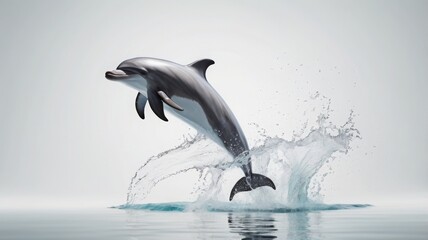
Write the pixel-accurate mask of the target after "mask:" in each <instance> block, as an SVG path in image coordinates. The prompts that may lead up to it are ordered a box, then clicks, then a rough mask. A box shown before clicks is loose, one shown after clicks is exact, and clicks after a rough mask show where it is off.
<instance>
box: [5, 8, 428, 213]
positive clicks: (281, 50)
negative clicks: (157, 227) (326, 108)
mask: <svg viewBox="0 0 428 240" xmlns="http://www.w3.org/2000/svg"><path fill="white" fill-rule="evenodd" d="M427 10H428V2H426V1H404V0H403V1H313V2H302V1H1V8H0V32H1V37H0V50H1V52H0V66H1V72H0V81H1V84H0V109H1V113H0V114H1V115H0V116H1V117H0V204H1V207H6V208H10V207H14V206H15V207H19V208H23V207H57V206H58V207H59V206H111V205H117V204H121V203H124V202H125V198H126V192H127V188H128V184H129V182H130V179H131V177H132V176H133V174H134V173H135V171H136V170H137V168H138V167H139V166H140V165H141V164H142V163H143V162H144V161H145V160H146V159H147V158H148V157H150V156H152V155H155V154H157V153H159V152H161V151H163V150H166V149H168V148H171V147H173V146H175V145H177V144H179V143H180V139H181V138H182V135H184V134H187V133H188V132H189V131H190V130H189V127H188V126H186V125H185V124H184V123H182V122H180V121H179V120H178V119H175V118H173V117H172V116H169V118H170V122H168V123H165V122H163V121H161V120H159V119H158V118H157V117H156V116H155V115H154V114H153V113H152V112H151V111H146V115H147V117H146V120H145V121H142V120H140V119H139V117H138V116H137V114H136V112H135V109H134V100H135V96H136V92H135V91H134V90H132V89H130V88H127V87H125V86H123V85H119V84H115V83H113V82H110V81H107V80H106V79H105V78H104V73H105V71H106V70H111V69H114V68H116V66H117V65H118V64H119V63H120V62H121V61H123V60H125V59H127V58H131V57H137V56H149V57H157V58H164V59H168V60H171V61H175V62H178V63H182V64H187V63H190V62H193V61H195V60H197V59H201V58H211V59H214V60H215V61H216V64H215V65H213V66H211V67H210V68H209V70H208V73H207V77H208V80H209V81H210V83H211V84H212V85H213V86H214V88H216V89H217V91H218V92H219V93H220V94H221V95H222V96H223V97H224V99H225V100H226V102H227V103H228V104H229V106H230V107H231V109H232V110H233V111H234V113H235V115H236V117H237V118H238V120H239V121H240V123H241V126H242V128H243V130H244V132H246V133H247V137H248V138H249V141H250V143H251V142H252V141H253V138H254V137H255V134H253V133H254V132H256V131H255V130H254V126H253V125H250V123H257V124H259V125H260V126H261V127H263V128H265V129H266V130H267V132H268V133H269V134H270V135H281V134H284V137H286V138H291V137H292V133H293V131H298V130H299V127H301V123H302V122H304V121H305V118H304V116H302V115H301V114H300V113H299V111H298V110H297V109H299V107H298V105H299V103H301V102H302V99H308V98H309V96H310V95H312V94H314V93H315V92H317V91H318V92H319V93H320V94H322V95H324V96H327V97H328V98H331V101H332V103H331V108H332V109H333V110H334V112H333V114H332V121H333V122H334V123H336V124H338V125H340V124H343V123H344V122H345V121H346V118H347V117H348V115H349V112H350V110H351V109H352V110H354V112H355V113H356V117H355V122H356V127H357V128H358V129H359V130H360V131H361V135H362V140H358V141H355V142H354V145H353V146H354V148H353V151H351V152H350V153H349V154H348V155H347V156H341V157H339V158H338V159H337V161H336V162H335V163H334V164H332V167H333V173H332V174H330V175H329V176H328V177H327V178H326V180H325V182H324V184H323V186H324V188H323V189H324V194H325V199H326V201H328V202H339V203H345V202H350V203H357V202H358V203H360V202H364V203H377V202H383V203H388V202H402V201H408V202H413V203H421V202H423V201H425V200H427V199H428V197H427V196H428V174H427V170H428V159H427V156H428V127H427V122H428V107H427V106H426V104H427V100H428V98H427V95H426V91H427V90H428V78H427V77H428V74H427V73H428V44H427V43H428V17H427V14H426V13H427ZM177 179H178V180H180V178H177ZM181 181H182V182H181V185H184V187H183V189H184V188H186V184H189V183H188V182H187V181H186V179H185V178H182V179H181ZM176 183H177V182H176ZM190 185H191V184H190ZM183 191H184V190H183ZM162 194H163V195H162ZM158 196H162V197H159V200H162V201H168V200H176V199H185V198H186V195H185V193H184V192H181V190H180V188H179V187H170V188H169V190H168V191H164V192H163V193H158Z"/></svg>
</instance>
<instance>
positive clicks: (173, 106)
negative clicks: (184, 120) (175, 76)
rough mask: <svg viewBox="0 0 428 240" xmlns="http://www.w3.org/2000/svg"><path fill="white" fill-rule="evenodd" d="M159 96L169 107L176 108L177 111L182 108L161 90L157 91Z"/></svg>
mask: <svg viewBox="0 0 428 240" xmlns="http://www.w3.org/2000/svg"><path fill="white" fill-rule="evenodd" d="M158 95H159V97H161V99H162V101H163V102H164V103H166V104H168V105H169V106H170V107H172V108H175V109H177V110H178V111H183V108H182V107H180V106H179V105H178V104H177V103H175V102H174V101H172V100H171V98H169V97H168V95H166V93H164V92H163V91H158Z"/></svg>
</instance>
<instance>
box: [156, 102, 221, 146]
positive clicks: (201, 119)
mask: <svg viewBox="0 0 428 240" xmlns="http://www.w3.org/2000/svg"><path fill="white" fill-rule="evenodd" d="M171 99H172V100H173V101H174V102H175V103H177V104H178V105H180V106H181V107H182V108H183V109H184V110H183V111H178V110H175V109H173V108H171V107H170V106H168V105H166V104H164V106H165V109H167V110H168V111H169V112H170V113H172V114H174V115H175V116H176V117H178V118H180V119H181V120H183V121H185V122H186V123H188V124H189V125H191V126H192V127H194V128H195V129H196V130H198V131H199V132H202V133H203V134H205V135H207V137H209V138H211V139H212V140H214V141H215V142H217V143H218V144H220V146H223V143H222V141H221V140H220V139H219V138H218V136H217V134H215V133H214V130H213V129H212V127H211V125H210V124H209V122H208V119H207V117H206V115H205V112H204V110H203V109H202V107H201V105H199V103H198V102H196V101H193V100H191V99H187V98H182V97H177V96H173V97H172V98H171Z"/></svg>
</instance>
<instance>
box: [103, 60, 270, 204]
mask: <svg viewBox="0 0 428 240" xmlns="http://www.w3.org/2000/svg"><path fill="white" fill-rule="evenodd" d="M212 64H214V61H213V60H210V59H202V60H199V61H196V62H194V63H192V64H189V65H180V64H177V63H173V62H170V61H166V60H161V59H155V58H133V59H129V60H126V61H124V62H122V63H121V64H120V65H119V66H118V67H117V69H116V70H113V71H108V72H106V74H105V76H106V78H107V79H109V80H113V81H118V82H122V83H125V84H126V85H128V86H130V87H132V88H134V89H136V90H137V91H138V95H137V98H136V101H135V106H136V108H137V113H138V115H139V116H140V117H141V118H142V119H144V108H145V105H146V103H147V101H148V102H149V105H150V107H151V109H152V110H153V112H154V113H155V114H156V115H157V116H158V117H159V118H160V119H162V120H164V121H168V119H167V118H166V117H165V114H164V106H165V107H166V109H167V110H169V112H171V113H172V114H174V115H175V116H177V117H178V118H180V119H182V120H184V121H185V122H187V123H188V124H190V125H191V126H193V127H194V128H196V129H197V130H198V131H200V132H202V133H204V134H205V135H206V136H208V137H209V138H210V139H212V140H213V141H215V142H216V143H217V144H219V145H220V146H222V147H224V148H225V149H226V150H227V151H228V152H229V153H230V154H231V155H232V156H233V157H234V158H236V157H238V156H245V157H246V156H248V151H249V148H248V144H247V140H246V138H245V135H244V133H243V132H242V129H241V127H240V126H239V124H238V121H237V120H236V118H235V116H234V115H233V113H232V111H231V110H230V108H229V107H228V106H227V104H226V103H225V101H224V100H223V99H222V98H221V97H220V95H219V94H218V93H217V92H216V91H215V90H214V88H213V87H212V86H211V85H210V84H209V83H208V81H207V80H206V77H205V72H206V69H207V68H208V67H209V66H210V65H212ZM163 103H165V105H164V104H163ZM248 158H249V156H248ZM241 168H242V170H243V171H244V174H245V177H243V178H241V179H240V180H239V181H238V182H237V183H236V184H235V186H234V187H233V189H232V191H231V193H230V197H229V200H230V201H231V200H232V199H233V196H234V195H235V194H237V193H238V192H243V191H251V190H252V189H256V188H258V187H262V186H269V187H272V188H273V189H275V184H274V183H273V182H272V180H270V179H269V178H268V177H265V176H263V175H261V174H255V173H252V169H251V161H250V159H248V161H247V163H246V164H243V165H242V166H241Z"/></svg>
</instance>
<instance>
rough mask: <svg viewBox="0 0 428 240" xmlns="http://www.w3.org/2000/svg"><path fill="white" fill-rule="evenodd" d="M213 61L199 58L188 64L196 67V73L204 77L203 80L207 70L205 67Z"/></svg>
mask: <svg viewBox="0 0 428 240" xmlns="http://www.w3.org/2000/svg"><path fill="white" fill-rule="evenodd" d="M213 64H214V61H213V60H211V59H201V60H198V61H196V62H193V63H191V64H189V67H192V68H194V69H196V71H198V73H199V74H200V75H201V76H202V77H204V78H205V80H206V79H207V77H206V75H205V72H206V71H207V68H208V67H209V66H210V65H213Z"/></svg>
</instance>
